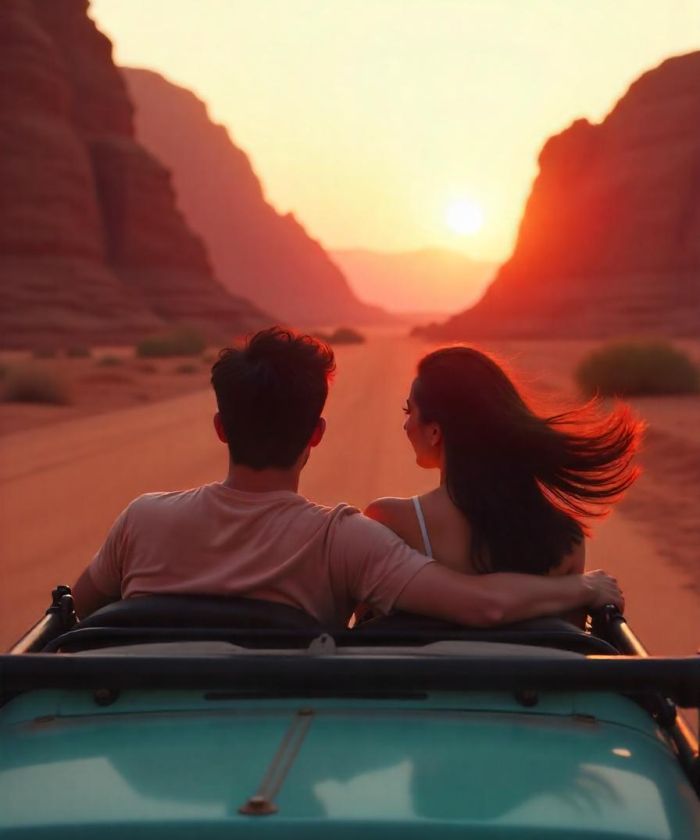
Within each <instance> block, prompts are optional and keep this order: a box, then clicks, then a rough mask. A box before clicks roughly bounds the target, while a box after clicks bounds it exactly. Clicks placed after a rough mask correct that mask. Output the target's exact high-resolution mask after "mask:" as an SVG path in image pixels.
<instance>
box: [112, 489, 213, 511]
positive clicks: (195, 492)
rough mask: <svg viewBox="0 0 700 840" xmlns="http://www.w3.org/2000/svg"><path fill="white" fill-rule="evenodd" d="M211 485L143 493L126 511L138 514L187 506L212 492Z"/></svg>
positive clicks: (130, 503)
mask: <svg viewBox="0 0 700 840" xmlns="http://www.w3.org/2000/svg"><path fill="white" fill-rule="evenodd" d="M210 487H211V485H209V484H204V485H202V486H201V487H191V488H189V489H188V490H161V491H156V492H152V493H142V494H141V495H140V496H137V497H136V498H135V499H133V500H132V501H131V502H129V504H128V505H127V507H126V513H127V514H129V515H136V516H138V515H141V514H143V513H150V512H152V511H156V510H164V509H166V508H172V507H181V506H185V505H187V504H188V503H189V502H192V501H194V500H195V499H197V498H200V497H202V496H204V495H206V494H208V493H210V492H211V490H210Z"/></svg>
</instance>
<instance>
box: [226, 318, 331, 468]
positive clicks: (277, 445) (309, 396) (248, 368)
mask: <svg viewBox="0 0 700 840" xmlns="http://www.w3.org/2000/svg"><path fill="white" fill-rule="evenodd" d="M334 371H335V359H334V356H333V351H332V350H331V348H330V347H328V346H327V345H326V344H323V342H321V341H317V340H316V339H315V338H313V337H312V336H310V335H299V334H297V333H294V332H292V330H288V329H283V328H281V327H271V328H269V329H266V330H261V331H260V332H258V333H256V334H255V335H254V336H253V337H252V338H251V339H250V340H249V341H248V342H247V343H246V344H245V345H244V346H243V347H234V348H232V347H227V348H225V349H224V350H221V352H220V353H219V358H218V359H217V361H216V362H215V363H214V365H213V367H212V371H211V383H212V385H213V387H214V391H215V393H216V402H217V405H218V408H219V413H220V414H221V419H222V423H223V426H224V429H225V431H226V437H227V438H228V446H229V452H230V453H231V460H232V461H233V462H234V463H236V464H243V465H246V466H248V467H252V468H253V469H257V470H262V469H266V468H278V469H288V468H289V467H291V466H292V465H293V464H294V462H295V461H296V460H297V458H298V457H299V456H300V455H301V453H302V451H303V450H304V448H305V447H306V446H307V445H308V443H309V439H310V438H311V435H312V433H313V431H314V428H315V426H316V423H317V422H318V419H319V417H320V416H321V412H322V411H323V406H324V405H325V402H326V397H327V396H328V380H329V379H330V377H331V376H332V375H333V373H334Z"/></svg>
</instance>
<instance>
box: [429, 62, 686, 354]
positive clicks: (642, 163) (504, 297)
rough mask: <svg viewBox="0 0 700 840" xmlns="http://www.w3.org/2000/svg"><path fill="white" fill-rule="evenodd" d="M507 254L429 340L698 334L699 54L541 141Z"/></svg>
mask: <svg viewBox="0 0 700 840" xmlns="http://www.w3.org/2000/svg"><path fill="white" fill-rule="evenodd" d="M539 165H540V171H539V175H538V176H537V178H536V180H535V182H534V184H533V187H532V192H531V194H530V197H529V199H528V201H527V204H526V207H525V212H524V215H523V219H522V222H521V225H520V231H519V235H518V240H517V243H516V246H515V250H514V251H513V254H512V256H511V258H510V259H509V260H508V261H507V262H506V263H505V264H504V265H503V266H502V267H501V269H500V270H499V272H498V274H497V276H496V279H495V280H494V282H493V284H492V285H491V286H490V287H489V288H488V290H487V292H486V294H485V295H484V297H483V299H482V300H481V301H480V302H479V303H478V304H477V305H476V306H474V307H473V308H471V309H468V310H467V311H466V312H462V313H460V314H459V315H455V316H454V317H453V318H451V319H450V320H448V321H447V322H446V323H444V324H439V325H438V324H435V325H432V326H431V327H428V328H423V329H419V330H416V332H417V333H419V334H421V335H425V336H427V337H430V338H438V339H455V338H469V337H479V336H489V337H491V336H513V337H515V336H520V337H527V336H533V337H534V336H561V337H574V336H585V337H605V336H613V335H619V334H626V335H627V334H656V335H687V336H698V335H700V52H693V53H689V54H688V55H682V56H677V57H675V58H670V59H668V60H667V61H664V62H663V63H662V64H661V65H660V66H659V67H657V68H655V69H654V70H650V71H649V72H647V73H645V74H644V75H643V76H641V77H640V78H639V79H638V80H637V81H635V82H634V83H633V84H632V85H631V87H630V88H629V90H628V91H627V93H626V94H625V95H624V96H623V97H622V99H621V100H620V101H619V102H618V103H617V105H616V106H615V107H614V108H613V110H612V111H611V113H610V114H609V115H608V116H607V117H606V118H605V120H604V121H603V122H602V123H601V124H599V125H591V124H590V123H589V122H587V121H586V120H583V119H582V120H577V121H576V122H574V123H573V125H571V126H570V127H569V128H567V129H566V130H565V131H564V132H562V133H561V134H559V135H557V136H556V137H553V138H551V139H550V140H548V141H547V142H546V143H545V145H544V148H543V149H542V152H541V153H540V158H539Z"/></svg>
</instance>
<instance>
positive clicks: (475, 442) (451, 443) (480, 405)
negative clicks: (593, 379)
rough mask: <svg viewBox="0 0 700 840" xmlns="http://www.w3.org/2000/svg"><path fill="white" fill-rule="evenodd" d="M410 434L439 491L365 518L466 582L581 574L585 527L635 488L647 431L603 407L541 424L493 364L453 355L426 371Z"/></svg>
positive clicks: (376, 506)
mask: <svg viewBox="0 0 700 840" xmlns="http://www.w3.org/2000/svg"><path fill="white" fill-rule="evenodd" d="M404 411H405V412H406V415H407V417H406V422H405V423H404V429H405V431H406V434H407V435H408V439H409V441H410V442H411V445H412V446H413V449H414V450H415V453H416V461H417V463H418V465H419V466H421V467H424V468H426V469H439V470H440V484H439V486H438V487H436V488H435V489H434V490H432V491H431V492H429V493H426V494H424V495H422V496H417V497H413V498H412V499H395V498H385V499H377V500H376V501H374V502H372V503H371V504H370V505H369V507H368V508H367V510H366V511H365V513H366V515H367V516H370V517H372V518H373V519H376V520H377V521H379V522H381V523H382V524H384V525H386V526H387V527H388V528H390V529H391V530H392V531H394V532H395V533H396V534H398V535H399V536H400V537H401V538H402V539H403V540H405V542H407V543H408V544H409V545H411V546H412V547H413V548H416V549H418V550H419V551H422V552H424V553H425V554H428V555H429V556H431V557H434V558H435V559H436V560H437V561H438V562H440V563H443V564H444V565H446V566H449V567H451V568H453V569H456V570H458V571H461V572H465V573H467V574H475V573H484V572H529V573H534V574H543V575H546V574H555V575H559V574H576V573H581V572H582V571H583V567H584V562H585V544H584V536H585V535H586V534H587V528H586V524H585V521H586V519H587V518H588V517H592V516H601V515H603V514H605V513H606V512H607V510H608V509H609V506H610V505H611V504H612V503H614V502H615V501H616V500H617V499H619V497H620V496H621V494H622V493H623V492H624V491H625V490H627V488H628V487H629V486H630V485H631V484H632V483H633V482H634V480H635V479H636V477H637V475H638V469H637V468H636V467H633V466H632V458H633V456H634V453H635V452H636V450H637V448H638V445H639V440H640V435H641V423H639V422H638V421H636V420H634V419H633V418H632V416H631V414H630V412H629V410H628V409H627V408H626V407H618V408H616V409H615V410H614V411H613V412H612V413H611V414H609V415H608V416H607V417H601V416H600V414H599V412H598V411H597V405H596V404H595V403H589V404H587V405H585V406H583V407H582V408H579V409H576V410H573V411H566V412H563V413H560V414H556V415H554V416H540V415H538V414H536V413H535V412H534V411H533V410H532V409H531V408H530V407H529V406H528V405H527V403H526V402H525V400H524V399H523V397H522V396H521V395H520V393H519V392H518V390H517V389H516V387H515V386H514V384H513V383H512V381H511V380H510V379H509V378H508V376H507V375H506V374H505V373H504V371H503V370H502V368H501V367H500V366H499V365H498V364H496V362H495V361H494V360H493V359H492V358H490V357H489V356H487V355H486V354H485V353H481V352H479V351H478V350H474V349H472V348H470V347H462V346H455V347H446V348H443V349H440V350H436V351H435V352H433V353H430V354H428V355H427V356H425V357H424V358H423V359H422V360H421V361H420V363H419V365H418V376H417V377H416V379H415V380H414V382H413V386H412V387H411V393H410V396H409V398H408V401H407V404H406V407H405V409H404Z"/></svg>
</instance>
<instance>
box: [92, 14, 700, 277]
mask: <svg viewBox="0 0 700 840" xmlns="http://www.w3.org/2000/svg"><path fill="white" fill-rule="evenodd" d="M191 9H192V6H191V5H189V4H186V3H182V2H175V0H169V2H166V0H150V2H149V3H148V4H146V5H144V4H141V3H136V2H135V0H93V2H92V4H91V11H90V14H91V16H92V17H93V18H94V19H95V20H96V22H97V24H98V26H99V28H100V29H101V30H102V31H103V32H105V34H107V35H108V36H109V37H110V38H111V39H112V41H113V42H114V53H115V60H116V61H117V63H119V64H122V65H126V66H139V67H147V68H149V69H153V70H155V71H157V72H160V73H162V74H163V75H165V76H166V77H167V78H168V79H169V80H171V81H173V82H175V83H176V84H179V85H182V86H184V87H187V88H189V89H191V90H192V91H193V92H194V93H196V94H197V95H198V96H200V97H201V98H203V99H204V100H205V101H206V102H207V104H208V107H209V112H210V115H211V117H212V118H213V119H214V120H216V121H218V122H221V123H223V124H224V125H226V127H227V128H228V129H229V132H230V134H231V137H232V139H233V141H234V142H235V143H236V144H237V145H239V146H241V147H242V148H243V149H244V151H245V152H246V153H247V154H248V155H249V156H250V159H251V162H252V164H253V166H254V168H255V171H256V173H257V174H258V175H259V177H260V178H261V180H262V182H263V185H264V189H265V192H266V195H267V197H268V199H269V200H270V201H271V203H272V204H273V205H274V206H275V207H276V208H277V209H278V210H279V211H280V212H293V213H294V214H295V215H296V216H297V217H298V219H299V220H300V221H301V222H302V224H303V225H304V226H305V227H306V229H307V230H308V231H309V233H310V234H311V235H312V236H313V237H314V238H317V239H319V240H320V241H321V242H322V244H323V245H324V247H326V248H327V250H329V251H338V250H354V249H361V250H373V251H380V252H384V253H386V252H390V253H395V252H405V251H414V250H422V249H426V248H449V249H452V250H459V251H461V252H463V253H465V254H468V255H469V256H470V257H471V258H473V259H475V260H488V261H494V262H501V261H503V260H504V259H506V258H507V257H508V255H509V253H510V250H511V247H512V244H513V241H514V238H515V235H516V232H517V226H518V223H519V220H520V216H521V213H522V209H523V204H524V200H525V198H526V197H527V194H528V192H529V189H530V186H531V182H532V179H533V177H534V175H535V174H536V171H537V167H536V160H537V154H538V152H539V150H540V148H541V146H542V144H543V143H544V141H545V140H546V139H547V137H549V136H551V135H552V134H555V133H558V132H559V131H561V130H563V129H564V128H565V127H566V126H567V125H569V124H570V123H571V122H572V120H574V119H576V118H579V117H585V118H588V119H590V120H591V121H594V122H599V121H600V120H601V119H603V118H604V117H605V115H606V114H607V113H608V112H609V111H610V110H611V108H612V107H613V106H614V104H615V103H616V102H617V100H618V99H619V98H620V97H621V96H622V95H623V94H624V93H625V91H626V90H627V88H628V87H629V85H630V84H631V83H632V82H633V81H634V80H635V79H636V78H637V77H638V76H640V75H641V74H642V73H643V72H645V71H646V70H649V69H652V68H653V67H655V66H657V65H658V64H659V63H660V62H661V61H663V60H664V59H665V58H668V57H670V56H672V55H678V54H682V53H686V52H689V51H692V50H694V49H698V48H700V5H698V4H695V3H693V2H691V0H675V2H673V3H665V2H657V1H656V0H651V1H650V2H647V3H645V4H644V6H643V9H640V5H639V3H637V2H635V0H618V2H611V0H591V2H586V3H575V4H574V3H570V4H566V5H564V4H562V3H560V2H556V0H532V2H530V3H528V4H527V5H525V4H516V3H513V2H512V1H511V2H509V0H492V2H489V3H485V2H483V0H473V1H472V0H438V1H437V2H435V1H434V0H430V2H428V0H376V2H374V3H372V4H367V5H363V4H360V3H357V2H353V0H327V2H326V3H324V5H323V7H322V8H319V6H318V5H317V4H315V3H313V2H312V0H291V2H289V1H288V0H263V2H260V3H258V4H255V5H252V6H251V5H250V4H247V3H243V2H239V0H202V2H200V3H199V4H198V6H197V14H196V15H192V14H191V12H190V10H191ZM156 33H157V36H158V37H154V35H155V34H156ZM193 47H194V48H193ZM290 163H292V164H293V165H290Z"/></svg>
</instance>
